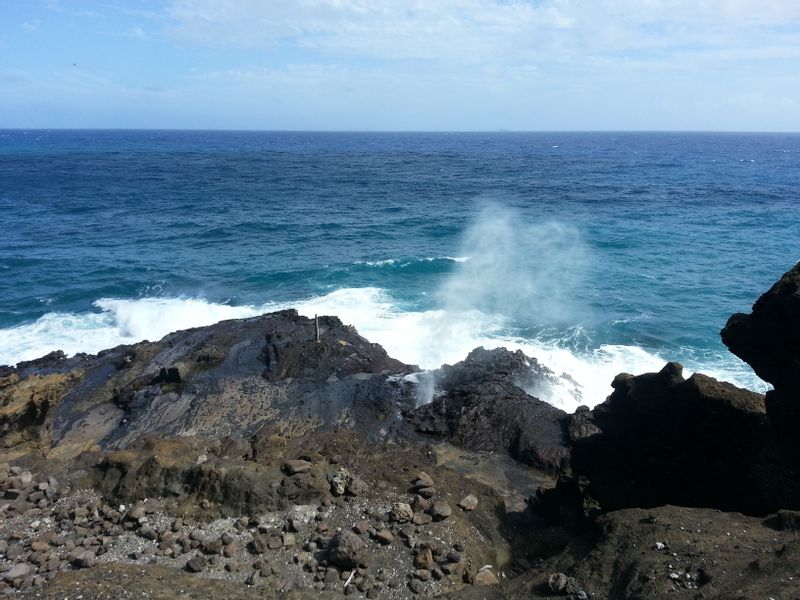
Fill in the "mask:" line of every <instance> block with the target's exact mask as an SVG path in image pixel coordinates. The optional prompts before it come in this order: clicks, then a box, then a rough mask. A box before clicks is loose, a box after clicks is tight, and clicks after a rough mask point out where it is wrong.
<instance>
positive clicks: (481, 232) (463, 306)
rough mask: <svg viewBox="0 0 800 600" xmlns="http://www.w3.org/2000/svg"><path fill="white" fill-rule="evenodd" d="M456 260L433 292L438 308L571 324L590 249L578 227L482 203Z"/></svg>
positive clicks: (578, 316) (577, 313)
mask: <svg viewBox="0 0 800 600" xmlns="http://www.w3.org/2000/svg"><path fill="white" fill-rule="evenodd" d="M460 254H462V255H466V256H469V257H471V259H470V260H469V261H465V262H462V263H459V264H457V265H456V267H455V269H454V270H453V272H452V274H451V275H450V276H448V277H447V278H446V279H445V281H444V283H443V284H442V286H441V287H440V289H439V290H438V292H437V296H438V298H439V299H440V304H441V306H442V307H443V308H444V310H446V311H448V312H450V313H456V314H459V313H463V312H465V311H468V310H478V311H481V312H482V313H484V314H493V315H502V316H503V317H505V318H508V319H511V320H513V321H514V322H515V323H517V324H521V325H523V326H529V325H536V326H543V325H557V326H573V325H575V324H576V323H578V322H580V321H581V320H582V319H584V318H585V317H586V315H587V313H588V310H587V307H586V306H583V305H581V304H580V302H579V301H578V300H577V298H578V295H577V294H576V291H577V290H578V289H580V287H581V286H582V285H583V283H584V277H585V273H586V268H587V265H588V262H589V256H590V252H589V249H588V247H587V245H586V244H585V243H584V241H583V238H582V236H581V233H580V231H579V230H578V229H577V228H576V227H573V226H570V225H567V224H565V223H560V222H556V221H547V222H541V223H539V222H536V223H528V222H526V221H525V217H524V215H523V214H522V213H520V212H518V211H515V210H512V209H509V208H507V207H504V206H502V205H499V204H496V203H490V204H486V205H485V206H484V207H483V209H482V210H481V211H480V213H479V214H478V217H477V219H476V220H475V221H474V222H473V223H472V224H471V225H470V226H469V227H468V228H467V230H466V231H465V232H464V234H463V237H462V240H461V247H460Z"/></svg>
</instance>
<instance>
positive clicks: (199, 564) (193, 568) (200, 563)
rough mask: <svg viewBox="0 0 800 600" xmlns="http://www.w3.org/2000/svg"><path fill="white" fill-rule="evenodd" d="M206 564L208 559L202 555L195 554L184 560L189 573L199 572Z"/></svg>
mask: <svg viewBox="0 0 800 600" xmlns="http://www.w3.org/2000/svg"><path fill="white" fill-rule="evenodd" d="M206 566H208V559H206V558H205V557H203V556H195V557H193V558H190V559H189V560H188V561H187V562H186V570H187V571H189V572H190V573H200V572H201V571H204V570H205V568H206Z"/></svg>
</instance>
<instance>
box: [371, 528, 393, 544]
mask: <svg viewBox="0 0 800 600" xmlns="http://www.w3.org/2000/svg"><path fill="white" fill-rule="evenodd" d="M375 539H376V540H377V541H378V543H380V544H383V545H384V546H388V545H390V544H391V543H392V542H393V541H394V536H393V535H392V532H391V531H389V530H388V529H382V530H381V531H379V532H378V533H376V534H375Z"/></svg>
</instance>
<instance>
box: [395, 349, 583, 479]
mask: <svg viewBox="0 0 800 600" xmlns="http://www.w3.org/2000/svg"><path fill="white" fill-rule="evenodd" d="M435 378H436V381H437V387H438V388H439V390H440V393H438V394H437V395H436V397H435V398H434V400H433V401H432V402H431V403H430V404H426V405H423V406H421V407H419V408H417V409H416V410H414V411H412V412H411V413H409V415H408V418H409V420H410V421H411V422H412V423H413V424H414V426H415V428H416V429H417V431H419V432H421V433H426V434H430V435H435V436H438V437H442V438H445V439H447V440H448V441H449V442H451V443H453V444H455V445H458V446H463V447H465V448H469V449H471V450H486V451H495V450H507V451H508V452H509V453H510V454H511V456H513V457H514V458H515V459H517V460H519V461H521V462H524V463H526V464H528V465H531V466H534V467H537V468H540V469H543V470H545V471H549V472H558V471H560V470H561V469H562V468H563V467H565V466H566V465H567V462H568V459H569V450H568V448H567V442H566V436H565V428H566V424H567V422H568V416H567V414H566V413H565V412H564V411H562V410H559V409H557V408H555V407H553V406H551V405H550V404H548V403H546V402H543V401H541V400H539V399H537V398H535V397H533V396H530V395H529V394H527V393H526V392H525V391H523V387H520V385H522V384H523V383H524V384H526V385H524V387H525V389H533V387H534V384H535V383H536V382H538V383H540V384H544V383H546V382H547V381H550V380H551V379H554V376H553V374H552V373H551V372H550V371H549V370H547V369H546V368H545V367H542V366H541V365H539V364H538V363H537V362H536V360H535V359H532V358H528V357H526V356H525V355H524V354H523V353H522V352H520V351H517V352H510V351H508V350H506V349H505V348H498V349H495V350H484V349H483V348H476V349H475V350H473V351H472V352H470V354H469V356H468V357H467V358H466V360H464V361H463V362H461V363H458V364H456V365H454V366H452V367H443V368H442V369H441V370H440V371H438V372H437V373H436V377H435Z"/></svg>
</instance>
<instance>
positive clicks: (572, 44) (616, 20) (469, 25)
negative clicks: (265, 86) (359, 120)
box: [166, 0, 800, 64]
mask: <svg viewBox="0 0 800 600" xmlns="http://www.w3.org/2000/svg"><path fill="white" fill-rule="evenodd" d="M166 16H167V17H168V19H169V20H170V22H171V24H172V25H171V28H170V31H171V33H172V34H173V35H175V36H178V37H179V38H181V39H183V40H187V41H191V42H194V43H201V44H208V45H215V46H238V47H249V48H262V49H269V48H277V47H284V48H300V49H305V50H307V51H310V52H317V53H320V54H327V55H335V56H340V57H341V56H346V57H351V58H352V57H357V58H360V59H382V60H426V61H446V62H447V61H449V62H458V63H463V64H468V63H483V62H490V61H493V60H498V59H503V60H504V61H505V62H512V63H517V64H525V63H531V62H533V63H535V62H537V61H541V60H543V59H544V60H548V61H555V62H563V61H569V60H575V59H580V58H581V57H585V56H591V55H598V54H599V55H612V54H615V53H625V52H627V53H636V52H655V53H662V54H669V53H671V52H673V51H675V50H676V49H684V50H685V49H686V47H700V48H706V47H707V48H715V49H720V48H727V47H729V46H735V45H736V44H737V43H739V44H741V42H742V40H743V39H744V40H745V41H746V42H747V43H748V44H750V45H752V46H756V47H757V46H760V45H761V44H764V45H769V46H772V47H774V46H786V47H788V46H792V45H795V46H796V45H797V44H798V41H800V40H799V39H798V29H800V2H788V1H786V0H761V1H760V2H755V1H753V0H692V1H690V0H594V1H592V2H586V1H582V0H543V1H540V2H534V1H532V0H428V1H421V0H412V1H409V2H397V1H396V0H369V1H368V0H284V1H282V2H263V1H262V0H239V1H238V2H225V1H222V0H173V1H172V2H171V3H170V4H169V6H168V8H167V10H166Z"/></svg>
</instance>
